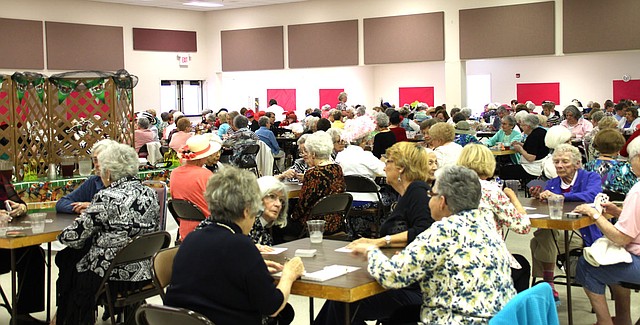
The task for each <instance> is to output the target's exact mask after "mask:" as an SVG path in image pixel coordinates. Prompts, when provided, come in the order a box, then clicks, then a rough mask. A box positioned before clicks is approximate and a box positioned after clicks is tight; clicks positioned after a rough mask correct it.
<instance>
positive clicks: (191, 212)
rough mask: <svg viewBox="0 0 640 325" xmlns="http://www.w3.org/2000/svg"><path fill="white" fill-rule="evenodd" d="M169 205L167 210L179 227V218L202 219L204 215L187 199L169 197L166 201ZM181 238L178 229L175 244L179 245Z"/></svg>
mask: <svg viewBox="0 0 640 325" xmlns="http://www.w3.org/2000/svg"><path fill="white" fill-rule="evenodd" d="M167 205H168V206H169V212H171V215H172V216H173V219H174V220H175V221H176V223H177V224H178V228H179V227H180V219H184V220H193V221H202V220H204V219H205V218H206V216H205V215H204V214H203V213H202V211H201V210H200V208H198V206H196V205H195V204H193V203H192V202H190V201H187V200H180V199H171V200H169V202H168V203H167ZM181 242H182V238H180V231H179V230H178V236H177V237H176V245H180V243H181Z"/></svg>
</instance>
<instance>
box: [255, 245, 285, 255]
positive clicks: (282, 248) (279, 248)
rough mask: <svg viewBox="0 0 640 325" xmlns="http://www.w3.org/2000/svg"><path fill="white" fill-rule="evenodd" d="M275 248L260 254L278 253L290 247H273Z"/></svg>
mask: <svg viewBox="0 0 640 325" xmlns="http://www.w3.org/2000/svg"><path fill="white" fill-rule="evenodd" d="M271 248H273V252H260V254H263V255H278V254H280V253H282V252H284V251H286V250H287V249H288V248H286V247H271Z"/></svg>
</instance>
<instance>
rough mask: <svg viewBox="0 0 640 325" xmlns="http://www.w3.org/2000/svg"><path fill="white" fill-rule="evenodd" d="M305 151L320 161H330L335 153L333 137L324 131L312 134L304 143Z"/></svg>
mask: <svg viewBox="0 0 640 325" xmlns="http://www.w3.org/2000/svg"><path fill="white" fill-rule="evenodd" d="M304 148H305V150H306V151H307V152H308V153H309V154H312V155H315V156H316V157H317V158H320V159H329V157H330V156H331V152H332V151H333V140H332V139H331V135H329V134H328V133H327V132H324V131H316V132H315V133H312V134H311V135H310V136H309V137H308V138H307V141H306V142H305V143H304Z"/></svg>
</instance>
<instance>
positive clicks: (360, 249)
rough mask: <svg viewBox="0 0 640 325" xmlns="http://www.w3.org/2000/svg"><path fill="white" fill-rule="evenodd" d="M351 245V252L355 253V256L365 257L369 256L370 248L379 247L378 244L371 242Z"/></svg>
mask: <svg viewBox="0 0 640 325" xmlns="http://www.w3.org/2000/svg"><path fill="white" fill-rule="evenodd" d="M349 246H351V247H349V248H350V249H351V254H353V255H355V256H361V257H363V258H364V259H366V258H367V253H368V252H369V250H372V249H376V248H378V245H376V244H371V243H358V244H353V243H351V244H349Z"/></svg>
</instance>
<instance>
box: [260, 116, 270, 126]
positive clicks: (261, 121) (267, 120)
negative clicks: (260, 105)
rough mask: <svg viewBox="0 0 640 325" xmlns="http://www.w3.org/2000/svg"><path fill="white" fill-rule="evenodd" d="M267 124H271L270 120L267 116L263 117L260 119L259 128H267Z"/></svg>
mask: <svg viewBox="0 0 640 325" xmlns="http://www.w3.org/2000/svg"><path fill="white" fill-rule="evenodd" d="M267 123H269V118H268V117H266V116H261V117H260V118H259V119H258V125H259V126H267Z"/></svg>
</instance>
